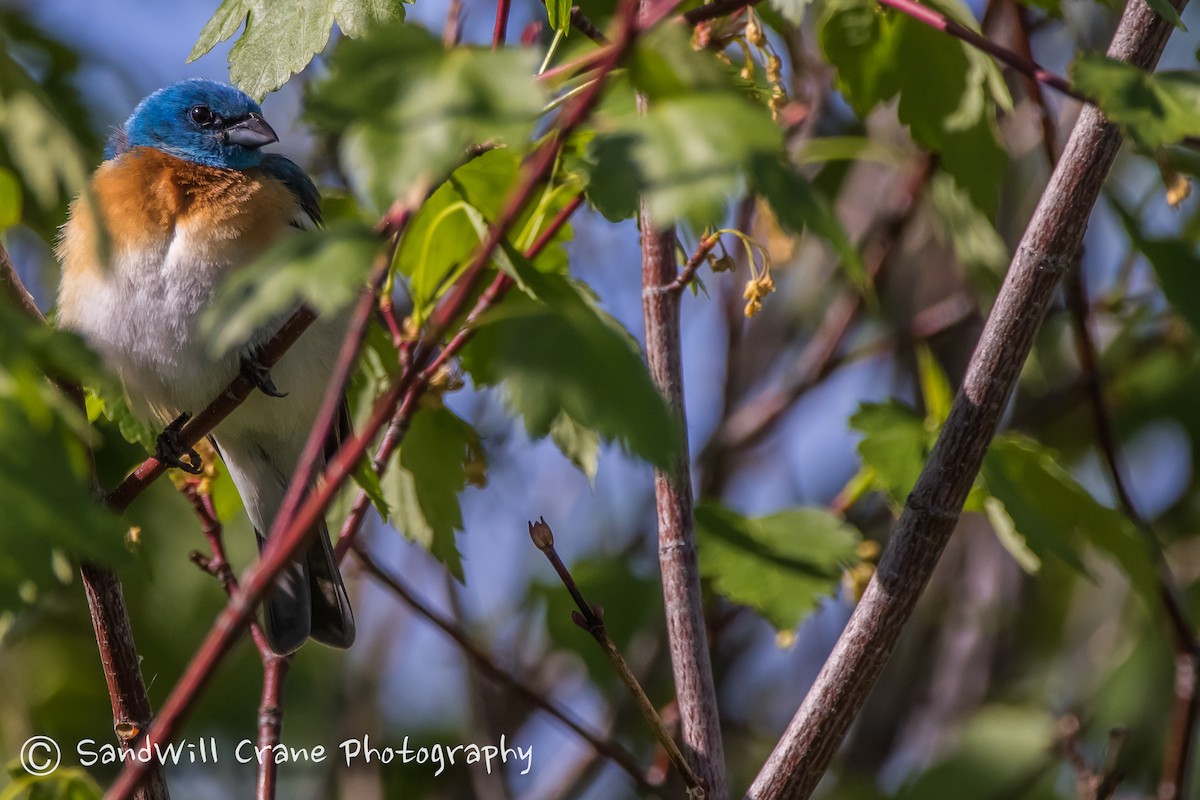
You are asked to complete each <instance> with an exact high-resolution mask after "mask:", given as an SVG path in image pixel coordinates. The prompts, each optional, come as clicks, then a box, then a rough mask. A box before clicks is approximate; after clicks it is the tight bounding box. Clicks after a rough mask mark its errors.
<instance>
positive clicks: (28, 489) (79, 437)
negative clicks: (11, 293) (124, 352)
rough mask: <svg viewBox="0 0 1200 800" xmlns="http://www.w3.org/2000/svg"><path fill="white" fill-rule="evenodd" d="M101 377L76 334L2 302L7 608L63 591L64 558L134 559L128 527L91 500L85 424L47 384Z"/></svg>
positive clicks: (3, 585) (2, 544) (0, 479)
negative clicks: (58, 559)
mask: <svg viewBox="0 0 1200 800" xmlns="http://www.w3.org/2000/svg"><path fill="white" fill-rule="evenodd" d="M96 371H97V359H96V357H95V356H94V355H93V354H92V353H91V351H89V350H88V349H87V348H86V347H85V346H84V344H83V343H82V341H80V339H79V338H78V337H77V336H75V335H74V334H69V333H65V332H62V331H56V330H54V329H52V328H49V327H47V326H46V325H44V324H42V323H40V322H35V321H33V320H31V319H29V318H27V317H26V316H25V314H24V313H23V312H21V311H19V310H18V309H16V308H15V307H14V306H13V305H12V304H11V303H10V302H9V301H8V300H7V298H2V299H0V508H3V509H4V514H5V517H4V524H3V525H0V608H15V607H17V606H19V605H20V604H21V602H22V601H23V600H24V601H28V600H31V599H32V595H33V594H36V592H38V591H40V590H42V589H47V588H50V587H53V586H55V585H57V584H58V583H59V578H58V577H57V575H56V572H55V569H54V566H53V560H54V557H55V556H54V554H55V551H56V550H62V551H65V552H67V553H68V554H70V555H71V556H73V557H75V558H79V559H90V560H94V561H98V562H101V563H116V562H121V561H123V560H125V559H126V558H127V557H128V554H127V552H126V551H125V548H124V546H123V536H124V531H123V528H122V526H121V524H120V523H119V522H118V520H117V518H116V517H114V516H113V515H112V514H110V513H109V512H108V511H106V510H105V509H104V508H102V507H101V506H100V504H99V503H98V502H96V499H95V497H94V495H93V492H92V486H91V482H90V458H89V455H88V453H87V451H86V449H85V447H84V445H83V439H85V438H86V439H89V440H90V439H91V432H90V430H89V429H88V427H87V420H86V418H85V417H84V415H83V414H82V413H80V411H79V410H78V409H77V408H76V407H75V406H74V405H73V404H72V403H71V401H70V400H69V399H68V398H67V397H66V396H65V395H64V394H63V393H62V392H60V391H59V390H58V388H57V387H55V386H54V385H53V384H51V383H50V382H49V381H48V380H46V377H45V376H46V375H55V376H59V377H61V378H63V379H67V380H72V381H78V380H80V379H82V378H85V377H90V376H92V375H94V374H95V372H96Z"/></svg>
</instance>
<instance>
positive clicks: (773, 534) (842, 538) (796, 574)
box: [696, 503, 861, 631]
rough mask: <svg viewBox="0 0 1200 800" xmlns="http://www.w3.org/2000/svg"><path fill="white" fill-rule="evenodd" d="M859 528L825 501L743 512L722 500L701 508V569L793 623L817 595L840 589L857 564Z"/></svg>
mask: <svg viewBox="0 0 1200 800" xmlns="http://www.w3.org/2000/svg"><path fill="white" fill-rule="evenodd" d="M860 539H861V537H860V535H859V533H858V531H857V530H856V529H854V528H853V527H851V526H849V525H847V524H846V523H845V522H843V521H842V520H841V519H839V518H838V517H835V516H834V515H832V514H830V513H828V512H827V511H824V510H822V509H817V508H796V509H791V510H788V511H781V512H779V513H777V514H771V515H770V516H766V517H756V518H750V517H743V516H742V515H740V514H738V513H736V512H734V511H730V510H729V509H727V508H723V507H721V506H717V505H713V504H707V503H702V504H701V505H699V506H697V508H696V541H697V546H698V551H699V554H700V574H701V575H702V576H704V577H706V578H710V579H711V580H712V581H713V586H714V588H715V589H716V590H717V591H718V592H719V593H720V594H722V595H724V596H725V597H728V598H729V599H730V600H732V601H733V602H735V603H739V604H741V605H745V606H749V607H750V608H753V609H754V610H755V611H757V612H759V613H760V614H762V615H763V617H764V618H765V619H766V620H767V621H768V622H770V623H771V624H772V625H773V626H775V629H776V630H780V631H790V630H793V629H795V627H796V626H797V625H799V624H800V621H801V620H802V619H803V618H804V617H805V616H806V615H807V614H808V613H809V612H811V611H812V610H813V609H815V608H816V606H817V602H818V601H819V600H820V599H821V598H822V597H826V596H831V595H833V594H835V593H836V591H837V588H838V585H839V583H840V581H841V575H842V571H843V569H844V568H845V567H847V566H850V565H852V564H854V563H855V562H856V561H857V557H856V556H855V554H854V548H855V546H856V545H857V544H858V542H859V540H860Z"/></svg>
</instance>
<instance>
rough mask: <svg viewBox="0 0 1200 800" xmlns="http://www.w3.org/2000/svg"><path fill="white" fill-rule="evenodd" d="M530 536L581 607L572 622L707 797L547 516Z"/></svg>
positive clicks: (531, 528)
mask: <svg viewBox="0 0 1200 800" xmlns="http://www.w3.org/2000/svg"><path fill="white" fill-rule="evenodd" d="M529 538H530V539H532V540H533V543H534V545H536V546H537V548H538V549H539V550H541V551H542V553H543V555H545V556H546V560H547V561H549V562H550V565H551V566H552V567H554V571H555V572H556V573H558V577H559V578H560V579H561V580H562V582H563V585H564V586H566V587H567V591H568V592H569V593H570V595H571V599H573V600H574V601H575V605H576V606H578V607H579V610H578V611H572V612H571V619H572V621H574V622H575V624H576V625H578V626H579V627H581V628H583V629H584V630H585V631H587V632H588V633H590V634H591V635H592V638H593V639H595V640H596V643H597V644H599V645H600V649H601V650H603V651H604V655H605V657H607V658H608V660H609V662H610V663H611V664H612V665H613V669H615V670H616V671H617V676H618V677H619V678H620V679H621V682H622V683H624V684H625V686H626V687H627V688H628V689H629V693H630V694H631V695H633V699H634V701H635V702H636V703H637V707H638V710H639V711H641V712H642V716H643V717H645V719H646V722H647V723H649V725H650V729H651V730H653V731H654V736H655V737H656V738H657V739H658V741H659V743H660V744H662V746H663V748H664V749H666V751H667V755H668V756H669V757H670V759H671V763H672V764H674V765H675V768H676V769H677V770H679V774H680V775H682V776H683V779H684V781H685V782H686V783H687V785H688V790H689V791H688V794H689V795H690V796H692V797H695V798H701V797H705V796H706V795H705V794H704V784H703V782H702V779H701V777H700V776H699V775H697V774H696V772H695V770H693V769H692V766H691V764H690V763H688V760H687V759H686V758H685V757H684V755H683V752H682V751H680V749H679V745H677V744H676V743H675V739H674V738H672V736H671V734H670V732H669V731H668V730H667V726H666V725H664V724H663V721H662V718H661V717H660V716H659V715H658V711H657V710H656V709H655V708H654V704H653V703H651V702H650V698H649V697H647V696H646V690H645V689H643V688H642V685H641V683H639V682H638V679H637V676H636V675H634V674H633V670H631V669H630V668H629V664H627V663H626V662H625V658H624V657H623V656H622V655H621V652H620V651H619V650H617V646H616V645H615V644H613V641H612V639H610V638H609V636H608V632H607V631H606V630H605V628H604V610H603V609H602V608H600V607H599V606H593V605H591V604H589V603H588V602H587V600H585V599H584V597H583V594H582V592H580V591H579V587H578V586H577V585H576V584H575V579H574V578H573V577H571V571H570V570H568V569H567V565H566V564H564V563H563V561H562V559H561V558H559V556H558V551H557V550H555V549H554V531H552V530H551V529H550V526H549V525H547V524H546V520H545V518H539V519H538V521H537V522H530V523H529ZM696 792H699V794H696Z"/></svg>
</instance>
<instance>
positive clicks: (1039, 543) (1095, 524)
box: [983, 434, 1159, 609]
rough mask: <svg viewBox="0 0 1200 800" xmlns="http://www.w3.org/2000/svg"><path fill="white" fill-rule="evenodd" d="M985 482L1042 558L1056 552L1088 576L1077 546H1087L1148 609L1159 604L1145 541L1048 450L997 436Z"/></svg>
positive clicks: (1019, 439)
mask: <svg viewBox="0 0 1200 800" xmlns="http://www.w3.org/2000/svg"><path fill="white" fill-rule="evenodd" d="M983 480H984V482H985V484H986V485H987V488H988V491H990V492H991V493H992V495H993V496H994V497H996V498H997V499H998V500H1000V501H1001V502H1003V503H1004V510H1005V511H1006V512H1007V513H1008V515H1009V517H1011V518H1012V521H1013V523H1014V525H1015V527H1016V531H1017V532H1019V534H1020V535H1021V536H1022V537H1023V538H1024V540H1025V543H1026V544H1027V545H1028V547H1029V549H1030V550H1031V551H1033V553H1034V555H1036V556H1037V557H1038V558H1039V559H1040V560H1041V561H1043V562H1044V561H1045V560H1046V559H1047V557H1049V556H1055V557H1057V558H1059V559H1061V560H1062V561H1063V562H1064V563H1066V564H1067V565H1068V566H1070V567H1072V568H1073V569H1076V570H1078V571H1079V572H1080V573H1082V574H1085V575H1086V574H1087V570H1086V568H1085V567H1084V565H1083V561H1082V560H1081V558H1080V556H1079V550H1080V548H1081V545H1082V544H1083V543H1087V544H1090V545H1092V546H1093V547H1095V548H1097V549H1098V550H1100V551H1101V552H1103V553H1105V554H1106V555H1108V556H1109V557H1110V558H1112V559H1113V560H1114V561H1116V562H1117V564H1119V565H1120V566H1121V568H1122V569H1123V570H1124V572H1125V574H1126V575H1127V576H1128V577H1129V581H1130V583H1131V585H1132V586H1133V588H1134V590H1135V591H1136V592H1137V593H1138V594H1139V595H1141V597H1142V599H1143V601H1144V602H1145V603H1146V606H1147V608H1150V609H1156V608H1157V607H1158V605H1157V604H1158V602H1159V600H1158V589H1157V586H1158V584H1157V579H1156V575H1157V572H1156V570H1155V566H1154V553H1153V551H1152V550H1151V547H1150V545H1149V543H1147V542H1146V541H1145V539H1144V538H1143V537H1142V536H1141V534H1140V533H1139V532H1138V531H1137V529H1136V528H1134V526H1133V524H1132V523H1131V522H1130V521H1129V520H1128V519H1126V518H1125V516H1124V515H1123V514H1122V513H1121V512H1119V511H1117V510H1115V509H1112V508H1108V507H1107V506H1103V505H1101V504H1100V503H1098V502H1097V501H1096V499H1095V498H1094V497H1092V496H1091V495H1090V494H1089V493H1088V492H1087V490H1086V489H1084V488H1083V487H1082V486H1080V485H1079V483H1078V482H1076V481H1075V479H1074V478H1072V477H1071V476H1070V475H1069V474H1068V473H1067V471H1066V470H1065V469H1063V468H1062V467H1061V466H1060V465H1059V464H1058V463H1057V462H1056V461H1055V459H1054V456H1053V455H1052V454H1051V453H1050V452H1049V451H1048V450H1046V449H1045V448H1043V447H1042V446H1040V445H1039V444H1037V443H1036V442H1034V441H1033V440H1031V439H1028V438H1026V437H1023V436H1018V435H1015V434H1009V435H1005V436H1001V437H998V438H997V439H996V440H995V441H994V442H993V443H992V447H991V449H990V450H989V451H988V454H987V457H986V458H985V459H984V462H983Z"/></svg>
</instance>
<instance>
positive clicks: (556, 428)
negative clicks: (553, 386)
mask: <svg viewBox="0 0 1200 800" xmlns="http://www.w3.org/2000/svg"><path fill="white" fill-rule="evenodd" d="M550 440H551V441H553V442H554V444H555V446H557V447H558V449H559V451H561V452H562V454H563V455H564V456H566V457H567V458H568V459H570V461H571V463H572V464H574V465H575V466H576V467H578V468H579V471H580V472H582V473H583V474H584V475H586V476H587V479H588V481H589V482H592V483H594V482H595V480H596V469H597V466H598V464H599V460H600V437H599V436H597V435H596V432H595V431H593V430H591V429H589V428H585V427H584V426H582V425H580V424H579V423H578V422H576V421H575V420H573V419H571V417H570V415H568V414H566V413H562V414H559V415H558V416H557V417H555V418H554V422H552V423H551V424H550Z"/></svg>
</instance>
